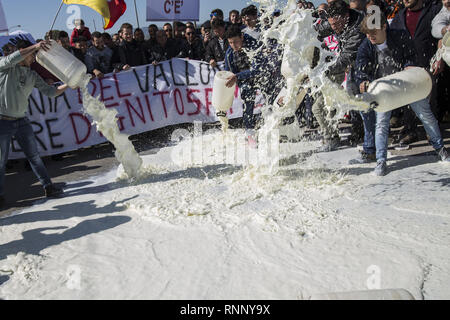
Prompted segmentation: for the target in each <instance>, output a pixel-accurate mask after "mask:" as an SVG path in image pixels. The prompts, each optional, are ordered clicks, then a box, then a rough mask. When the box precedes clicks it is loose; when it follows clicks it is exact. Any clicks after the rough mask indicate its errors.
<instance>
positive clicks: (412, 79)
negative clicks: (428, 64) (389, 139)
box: [357, 67, 432, 112]
mask: <svg viewBox="0 0 450 320" xmlns="http://www.w3.org/2000/svg"><path fill="white" fill-rule="evenodd" d="M431 88H432V81H431V76H430V74H429V73H428V72H427V71H426V70H425V69H424V68H419V67H413V68H409V69H406V70H403V71H400V72H397V73H394V74H391V75H389V76H386V77H383V78H380V79H377V80H375V81H373V82H371V83H370V84H369V88H368V90H367V92H365V93H363V94H362V95H358V96H357V97H359V98H362V100H363V101H366V102H367V103H368V104H369V105H370V106H371V107H372V108H374V110H375V111H377V112H387V111H391V110H394V109H396V108H400V107H402V106H405V105H408V104H410V103H413V102H417V101H419V100H422V99H425V98H426V97H428V96H429V94H430V93H431Z"/></svg>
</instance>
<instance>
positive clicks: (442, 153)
mask: <svg viewBox="0 0 450 320" xmlns="http://www.w3.org/2000/svg"><path fill="white" fill-rule="evenodd" d="M436 152H437V154H438V156H439V160H440V161H445V162H450V155H449V154H448V152H447V150H446V149H445V147H442V148H440V149H439V150H437V151H436Z"/></svg>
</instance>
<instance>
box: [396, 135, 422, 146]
mask: <svg viewBox="0 0 450 320" xmlns="http://www.w3.org/2000/svg"><path fill="white" fill-rule="evenodd" d="M416 141H418V138H417V134H416V133H408V134H407V135H406V136H404V137H403V138H402V139H400V144H411V143H413V142H416Z"/></svg>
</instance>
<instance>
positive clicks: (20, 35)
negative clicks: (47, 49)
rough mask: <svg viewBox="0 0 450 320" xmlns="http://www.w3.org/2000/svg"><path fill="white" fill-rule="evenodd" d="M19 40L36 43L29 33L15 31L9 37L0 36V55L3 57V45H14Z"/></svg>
mask: <svg viewBox="0 0 450 320" xmlns="http://www.w3.org/2000/svg"><path fill="white" fill-rule="evenodd" d="M19 40H28V41H30V42H31V43H36V41H35V40H34V38H33V36H32V35H31V33H28V32H25V31H22V30H17V31H14V32H13V33H10V35H9V36H0V53H1V54H2V55H3V50H2V48H3V46H4V45H5V44H7V43H11V44H14V45H15V44H16V43H17V41H19Z"/></svg>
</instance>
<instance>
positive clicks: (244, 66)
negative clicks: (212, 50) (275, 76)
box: [225, 26, 257, 146]
mask: <svg viewBox="0 0 450 320" xmlns="http://www.w3.org/2000/svg"><path fill="white" fill-rule="evenodd" d="M225 37H226V39H227V40H228V43H229V44H230V47H229V48H228V50H227V52H226V57H225V70H227V71H231V72H233V73H234V75H233V76H232V77H230V78H229V79H227V80H228V81H227V83H226V86H227V87H232V86H234V85H235V84H236V83H237V85H238V87H239V89H240V90H241V99H242V100H243V101H244V113H243V120H244V127H245V130H246V139H247V142H248V143H249V145H250V146H256V143H257V141H256V134H255V130H254V129H255V125H256V123H255V118H254V116H253V109H254V107H255V99H256V84H255V72H254V71H253V72H252V70H251V63H250V59H249V57H248V55H247V54H246V53H245V51H244V50H243V49H244V48H245V49H251V48H252V42H254V39H252V38H251V37H250V36H248V35H246V34H243V33H242V32H241V29H240V28H239V27H238V26H234V27H230V28H229V29H228V31H227V33H226V35H225Z"/></svg>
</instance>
